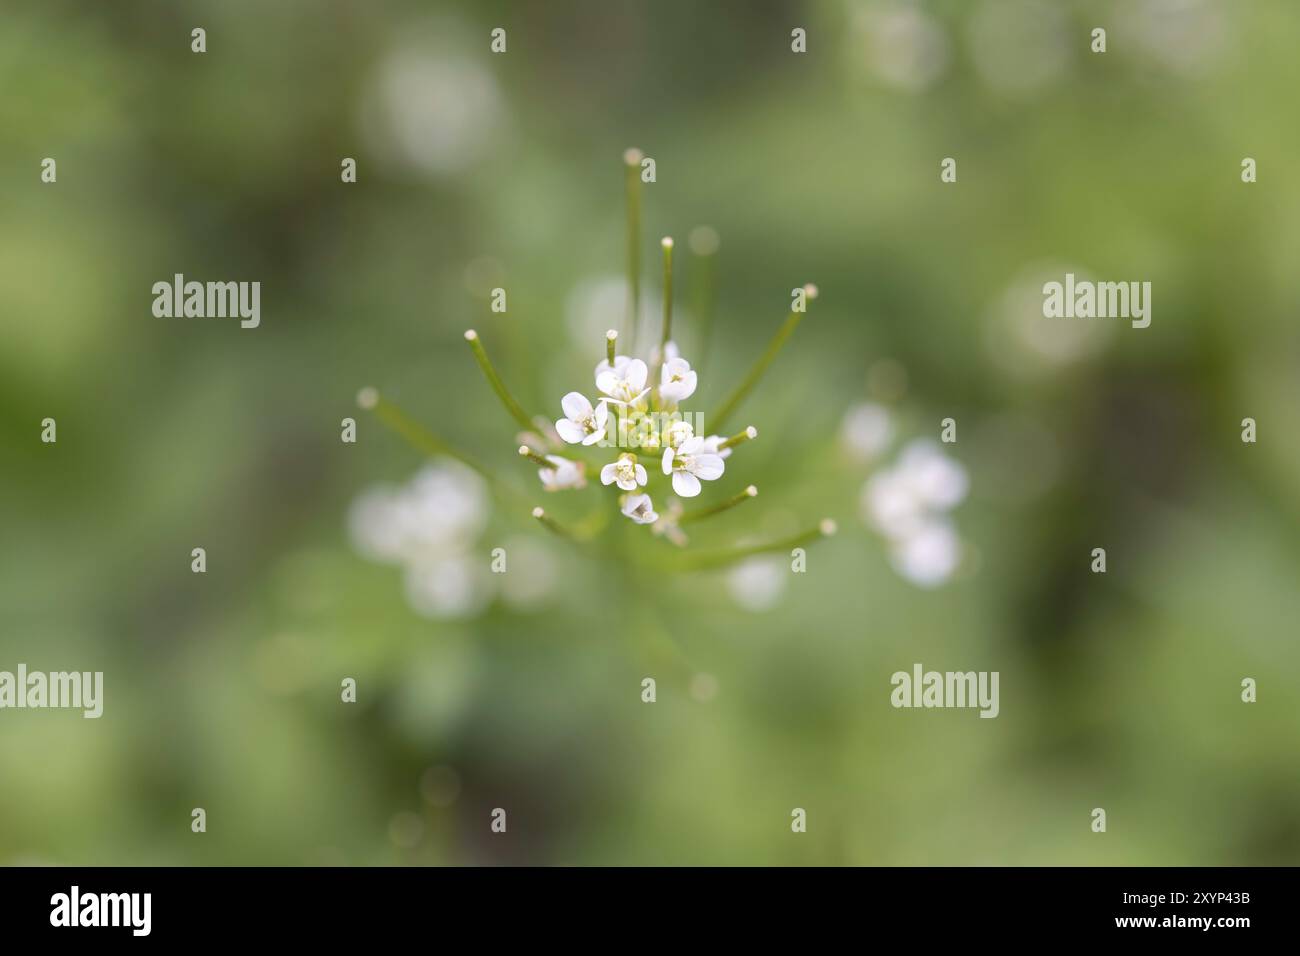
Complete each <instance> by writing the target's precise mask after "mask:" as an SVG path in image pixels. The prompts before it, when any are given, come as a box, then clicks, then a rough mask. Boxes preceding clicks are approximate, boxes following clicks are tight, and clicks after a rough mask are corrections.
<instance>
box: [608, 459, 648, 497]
mask: <svg viewBox="0 0 1300 956" xmlns="http://www.w3.org/2000/svg"><path fill="white" fill-rule="evenodd" d="M648 480H649V476H648V475H647V474H646V470H645V465H641V464H638V463H637V460H636V455H633V454H631V453H630V452H624V453H623V454H621V455H619V456H618V460H617V461H611V462H610V463H609V464H608V465H606V466H605V467H604V468H602V469H600V483H601V484H602V485H613V484H617V485H618V486H619V488H621V489H622V490H623V491H636V489H637V486H638V485H641V486H644V485H645V483H646V481H648Z"/></svg>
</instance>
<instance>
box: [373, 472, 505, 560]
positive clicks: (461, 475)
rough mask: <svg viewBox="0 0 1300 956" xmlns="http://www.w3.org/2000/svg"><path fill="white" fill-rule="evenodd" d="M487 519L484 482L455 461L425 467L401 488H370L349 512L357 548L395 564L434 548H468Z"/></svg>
mask: <svg viewBox="0 0 1300 956" xmlns="http://www.w3.org/2000/svg"><path fill="white" fill-rule="evenodd" d="M486 521H487V489H486V488H485V487H484V485H483V480H482V479H481V478H479V476H478V475H476V474H474V473H473V472H472V471H470V470H469V469H467V468H465V467H464V466H462V465H459V464H457V463H455V462H439V463H437V464H431V465H426V466H425V467H424V468H423V469H421V470H420V471H419V472H418V473H417V474H416V475H415V477H413V478H412V479H411V481H410V482H409V483H407V484H405V485H402V486H399V487H394V486H391V485H379V486H376V487H373V488H370V489H368V490H367V491H365V492H363V493H362V494H361V495H359V496H358V497H357V499H356V500H355V501H354V502H353V503H352V507H351V509H350V510H349V512H348V525H349V530H350V531H351V534H352V540H353V542H354V544H355V545H356V548H357V550H358V551H360V552H361V553H362V554H363V555H364V556H366V557H368V558H370V559H371V560H375V561H385V562H389V563H395V564H400V563H402V562H404V561H408V560H412V559H413V558H416V557H420V556H423V555H425V554H427V553H429V552H431V551H436V552H440V553H446V552H449V551H459V550H461V549H464V548H466V547H468V546H469V544H470V543H471V542H472V541H473V540H474V538H476V537H477V536H478V534H479V532H480V531H482V528H483V525H484V524H485V523H486Z"/></svg>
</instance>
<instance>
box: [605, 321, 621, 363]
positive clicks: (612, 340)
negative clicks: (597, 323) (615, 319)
mask: <svg viewBox="0 0 1300 956" xmlns="http://www.w3.org/2000/svg"><path fill="white" fill-rule="evenodd" d="M617 357H618V329H610V330H609V331H608V332H606V333H605V361H606V362H608V363H609V367H610V368H613V367H614V359H615V358H617Z"/></svg>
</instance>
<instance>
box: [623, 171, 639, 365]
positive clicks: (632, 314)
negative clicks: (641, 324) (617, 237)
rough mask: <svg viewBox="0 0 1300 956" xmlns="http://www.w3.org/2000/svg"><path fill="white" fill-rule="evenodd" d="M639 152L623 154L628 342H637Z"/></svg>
mask: <svg viewBox="0 0 1300 956" xmlns="http://www.w3.org/2000/svg"><path fill="white" fill-rule="evenodd" d="M642 158H643V154H642V152H641V150H639V149H629V150H628V151H627V152H625V153H624V154H623V170H624V180H625V182H626V187H627V290H628V318H627V321H628V327H627V333H628V335H629V337H630V338H629V341H631V342H632V343H633V344H635V342H636V325H637V319H638V318H639V317H640V315H641V160H642Z"/></svg>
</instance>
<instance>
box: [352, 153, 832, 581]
mask: <svg viewBox="0 0 1300 956" xmlns="http://www.w3.org/2000/svg"><path fill="white" fill-rule="evenodd" d="M640 160H641V154H640V153H639V152H638V151H636V150H629V151H628V152H627V153H626V154H625V156H624V164H625V173H626V177H627V187H628V188H627V197H628V220H627V221H628V279H627V283H626V286H625V288H626V290H627V293H628V300H629V301H628V305H629V309H628V311H629V318H628V320H627V322H626V327H627V328H628V329H629V330H631V334H632V335H633V336H635V335H636V329H637V327H638V324H637V319H638V317H639V316H640V315H641V314H642V313H641V308H640V303H641V283H640V268H641V265H640V235H639V223H640V221H641V216H640V198H639V197H640V178H639V170H640ZM690 245H691V251H692V253H693V255H694V256H695V257H696V259H695V264H696V265H697V266H699V267H700V269H701V273H700V275H702V276H703V277H704V282H703V285H702V286H701V288H703V289H705V290H706V294H704V295H702V296H701V297H700V302H701V303H702V308H701V314H700V315H699V316H697V318H698V319H699V320H700V331H699V333H698V341H700V342H701V343H703V344H702V346H701V347H702V348H707V343H708V341H709V330H710V329H711V326H712V315H711V308H712V307H711V303H712V293H711V286H710V283H711V281H712V279H711V276H712V273H713V267H712V264H711V262H710V259H711V257H712V256H713V255H714V253H716V251H717V248H718V240H717V234H716V233H714V232H713V231H712V230H711V229H707V228H705V227H700V228H698V229H696V230H694V231H693V232H692V234H691V244H690ZM660 246H661V247H662V250H663V295H662V299H661V304H662V307H663V326H662V332H661V335H660V336H659V337H658V342H657V344H656V345H655V346H654V347H653V348H652V349H649V350H648V354H646V355H645V357H644V358H641V357H634V356H632V355H627V354H620V352H619V349H618V344H619V343H618V339H619V333H618V332H617V331H616V330H611V331H609V332H608V333H606V336H605V357H604V359H602V360H601V361H600V362H599V363H597V365H596V366H595V368H594V369H593V372H592V386H594V389H595V390H594V391H592V390H591V388H590V387H589V388H587V389H585V390H583V391H576V390H575V391H571V392H568V393H567V394H565V395H564V396H563V397H562V398H561V399H560V402H559V406H560V408H559V410H560V412H561V413H562V417H560V418H557V419H551V418H550V417H549V416H545V417H534V416H531V415H529V414H528V412H526V411H525V410H524V407H523V406H522V405H521V404H520V403H519V401H518V400H516V398H515V397H514V395H513V394H511V392H510V390H509V389H508V388H507V387H506V384H505V382H504V381H503V380H502V377H501V375H500V374H499V373H498V371H497V369H496V367H495V366H494V365H493V363H492V361H491V359H490V358H489V357H488V354H487V350H486V349H485V348H484V346H483V343H482V341H480V339H479V335H478V333H477V332H476V331H474V330H473V329H470V330H468V331H466V333H465V341H466V342H467V343H468V345H469V348H470V350H471V351H472V352H473V354H474V359H475V361H476V362H477V363H478V365H479V368H480V369H481V370H482V372H483V375H484V377H485V378H486V379H487V383H488V385H489V386H490V387H491V389H492V391H494V392H495V393H496V395H497V398H498V399H499V400H500V402H501V404H502V406H503V407H504V409H505V411H506V412H507V413H508V414H509V415H510V417H511V418H512V419H513V420H514V421H515V423H516V424H517V425H518V427H519V431H518V435H519V441H520V445H519V454H520V455H521V456H522V457H524V458H526V459H528V460H529V461H530V462H532V463H533V464H534V465H535V466H536V468H537V477H538V479H539V480H540V481H541V484H542V488H543V489H544V490H545V491H547V492H560V491H569V490H575V489H581V488H584V487H586V485H587V481H588V475H589V472H594V473H596V474H598V475H599V478H600V483H601V485H603V486H605V487H612V488H613V490H614V492H615V493H616V494H617V496H618V498H617V507H618V511H619V512H620V513H621V514H622V515H623V516H625V517H626V518H628V519H629V520H631V521H632V522H634V523H636V524H641V525H648V526H649V527H650V529H651V531H652V532H653V533H654V534H655V535H656V536H659V537H663V538H666V539H667V540H668V541H670V542H671V543H673V544H675V545H678V546H681V545H684V544H686V543H687V538H686V535H685V533H684V532H683V530H682V525H685V524H688V523H692V522H696V521H699V520H701V519H704V518H708V517H711V516H713V515H717V514H720V513H722V512H724V511H727V510H728V509H730V508H734V507H736V506H737V505H739V504H742V503H743V502H746V501H748V500H749V499H751V498H753V497H755V496H756V495H757V494H758V489H757V488H756V487H755V486H754V485H752V484H751V485H746V486H745V487H744V488H743V489H741V490H740V491H737V492H734V493H733V494H731V495H730V496H729V497H725V498H723V499H722V500H720V501H716V502H714V503H711V504H707V505H705V506H704V507H699V508H692V509H688V508H687V507H686V506H685V505H684V504H683V502H684V501H687V500H689V499H693V498H696V497H698V496H699V495H700V494H701V493H702V491H703V488H704V483H705V482H712V481H717V480H718V479H720V478H722V477H723V476H724V475H725V474H726V472H727V460H728V458H729V457H730V456H731V453H732V452H733V451H734V450H735V447H736V446H737V445H739V444H741V443H742V442H746V441H751V440H753V439H754V438H757V437H758V431H757V429H755V428H753V427H752V426H750V427H748V428H745V429H743V430H742V431H740V432H738V433H737V434H734V435H731V436H730V437H724V435H723V434H717V433H714V434H710V433H709V432H708V431H707V430H706V429H705V427H704V418H703V416H702V415H701V414H700V413H699V412H696V411H688V410H687V409H686V408H684V404H685V403H686V402H688V401H690V400H691V399H692V398H693V397H694V396H695V395H696V392H697V390H698V389H699V386H700V380H699V374H698V372H697V370H696V368H694V367H693V366H692V364H691V362H690V361H688V360H687V359H686V357H685V356H683V355H682V354H680V352H679V350H678V348H677V345H676V342H675V340H674V338H673V335H672V328H673V325H672V320H673V294H672V284H673V240H672V239H671V238H667V237H666V238H664V239H663V240H662V241H661V243H660ZM816 297H817V287H816V286H814V285H811V284H809V285H804V286H799V287H796V288H794V289H791V291H790V313H789V315H788V316H787V317H786V319H785V321H784V322H783V323H782V324H781V325H780V327H779V328H778V329H777V330H776V332H775V334H774V335H773V336H772V338H771V340H770V341H769V342H768V344H767V347H766V349H764V351H763V352H762V353H761V354H760V355H759V356H758V358H757V359H756V361H755V362H754V364H753V367H752V368H751V369H750V371H749V373H748V374H747V375H746V376H745V377H744V378H743V379H742V380H741V381H740V382H739V384H737V385H736V386H735V387H734V388H733V389H732V390H731V391H730V392H729V393H728V394H727V395H726V396H725V397H724V398H723V399H722V401H721V403H720V404H719V405H718V406H717V408H716V409H715V410H714V412H713V413H712V415H711V417H710V424H711V425H712V427H713V428H714V429H720V425H721V423H722V422H724V421H726V420H728V419H729V418H730V416H731V415H732V413H734V412H735V411H736V410H737V409H738V408H739V407H740V406H741V405H742V404H743V402H744V401H745V399H746V398H748V396H749V395H750V394H751V392H752V391H753V390H754V388H755V386H756V385H757V384H758V382H759V381H760V380H761V379H762V377H763V375H764V373H765V372H766V371H767V369H768V367H769V366H771V365H772V363H773V362H774V361H775V360H776V358H777V356H778V355H779V353H780V352H781V350H782V348H783V347H784V345H785V343H786V342H787V341H788V340H789V338H790V336H791V335H792V334H793V333H794V331H795V329H796V328H797V327H798V325H799V323H800V322H801V321H802V320H803V317H804V315H805V313H806V312H807V306H808V302H809V301H811V300H813V299H815V298H816ZM629 351H632V350H631V349H629ZM357 398H358V403H359V404H360V405H361V407H363V408H365V409H367V410H369V411H373V412H374V413H375V415H376V416H377V417H378V418H379V419H380V420H381V421H382V422H384V423H385V424H386V425H388V426H389V427H390V428H392V429H393V430H394V431H395V432H397V433H398V434H400V435H401V436H402V437H404V438H405V439H406V440H407V441H408V442H409V443H410V444H411V445H412V446H414V447H415V448H417V449H418V450H420V451H422V452H425V453H430V454H435V455H441V456H446V457H449V458H454V459H457V460H458V461H459V462H460V463H462V464H464V465H467V466H468V467H470V468H471V469H473V470H474V471H476V472H477V473H478V474H479V475H481V476H482V477H483V478H484V480H485V481H486V482H487V483H488V486H489V487H490V488H491V489H492V491H493V493H494V494H496V495H497V496H499V497H502V498H507V499H513V500H514V501H515V502H516V503H518V501H519V500H520V499H521V498H523V497H524V495H522V494H521V493H520V492H519V490H518V489H517V488H516V487H515V486H514V483H513V482H512V481H510V480H501V479H500V478H499V477H498V476H496V475H494V474H493V473H492V472H491V470H490V469H489V468H487V467H486V466H485V465H484V464H483V463H482V462H480V461H478V460H477V458H476V456H474V455H473V454H470V453H466V452H462V451H460V450H458V449H455V448H453V447H452V446H451V445H449V444H448V443H447V442H446V441H444V440H443V439H442V438H440V437H439V436H437V435H435V434H433V433H432V432H430V431H429V430H428V429H427V428H425V427H424V426H422V425H420V424H419V423H417V422H415V421H413V420H412V419H410V418H409V417H407V415H406V414H405V413H404V412H403V411H402V410H401V409H400V408H398V407H397V406H396V405H395V404H394V403H393V402H391V401H389V400H387V399H386V398H383V397H381V396H380V395H379V393H378V391H376V390H375V389H373V388H365V389H362V390H361V393H360V394H359V395H358V397H357ZM596 455H600V456H601V457H600V459H599V460H597V459H596V458H595V456H596ZM589 466H591V467H590V468H589ZM656 502H658V505H659V507H656ZM532 514H533V517H534V518H536V519H537V520H538V521H539V522H541V524H543V525H544V526H545V527H547V528H549V529H550V530H551V531H553V532H555V533H556V534H558V535H561V536H563V537H567V538H570V539H573V540H576V541H586V540H588V539H590V538H592V537H594V536H595V535H597V534H598V533H599V532H600V530H601V528H602V527H604V520H603V519H604V514H601V513H599V512H598V513H597V514H596V515H595V516H594V517H595V519H596V520H593V519H592V518H590V517H589V518H584V519H582V520H581V521H579V522H578V523H577V524H576V525H569V526H566V525H565V524H564V523H563V522H560V521H557V520H556V519H555V518H554V517H553V516H551V515H550V514H548V513H547V511H546V509H544V508H541V507H534V508H533V510H532ZM605 514H608V513H607V512H606V513H605ZM834 528H835V524H834V522H832V521H830V520H829V519H823V520H822V521H820V522H818V523H817V524H816V525H815V526H814V527H812V528H810V529H808V530H805V531H803V532H800V533H799V534H797V535H794V536H792V537H789V538H784V539H780V540H775V541H768V542H763V543H757V544H747V545H745V546H743V547H739V546H737V547H732V548H720V549H714V550H713V551H712V553H709V552H707V551H706V552H704V553H701V554H696V555H693V556H692V557H691V558H690V559H689V560H684V561H680V562H678V563H677V566H680V567H686V566H688V565H689V566H691V567H716V566H723V565H725V564H729V563H732V562H734V561H737V560H743V559H744V558H746V557H749V556H752V555H754V554H758V553H763V552H768V551H772V552H778V551H786V550H789V549H791V548H794V547H797V546H800V545H803V544H806V543H808V542H810V541H813V540H816V539H817V538H820V537H825V536H827V535H830V534H833V533H834ZM652 560H658V559H652Z"/></svg>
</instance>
